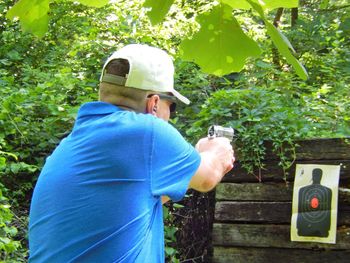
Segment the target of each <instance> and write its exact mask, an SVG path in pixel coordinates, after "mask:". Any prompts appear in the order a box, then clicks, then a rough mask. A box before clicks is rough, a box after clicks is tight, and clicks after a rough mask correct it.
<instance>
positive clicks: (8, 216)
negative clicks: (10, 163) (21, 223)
mask: <svg viewBox="0 0 350 263" xmlns="http://www.w3.org/2000/svg"><path fill="white" fill-rule="evenodd" d="M4 156H13V154H11V153H6V152H0V171H1V170H3V169H4V167H5V165H6V158H5V157H4ZM4 190H5V191H6V189H5V187H4V185H2V184H0V258H1V259H5V260H6V259H9V257H10V256H11V255H12V254H13V253H14V252H15V251H16V250H17V249H19V247H20V242H18V241H15V240H14V236H16V234H17V232H18V230H17V228H16V227H14V226H12V225H11V224H12V219H13V216H14V214H13V212H12V211H11V206H10V204H9V201H8V199H7V198H6V197H5V196H3V191H4Z"/></svg>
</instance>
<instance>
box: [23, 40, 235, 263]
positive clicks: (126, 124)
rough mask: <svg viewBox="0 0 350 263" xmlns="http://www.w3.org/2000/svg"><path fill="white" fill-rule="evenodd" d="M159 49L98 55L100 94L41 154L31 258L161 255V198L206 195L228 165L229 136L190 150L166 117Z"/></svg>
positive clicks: (166, 72)
mask: <svg viewBox="0 0 350 263" xmlns="http://www.w3.org/2000/svg"><path fill="white" fill-rule="evenodd" d="M173 74H174V68H173V63H172V60H171V58H170V57H169V56H168V55H167V54H166V53H165V52H164V51H162V50H160V49H157V48H154V47H150V46H147V45H140V44H133V45H127V46H125V47H124V48H122V49H120V50H119V51H117V52H115V53H114V54H113V55H112V56H111V57H110V58H108V60H107V61H106V63H105V65H104V67H103V71H102V75H101V79H100V82H101V83H100V92H99V96H100V99H99V100H100V101H99V102H91V103H86V104H84V105H83V106H82V107H81V108H80V110H79V112H78V117H77V120H76V123H75V125H74V127H73V130H72V132H71V134H70V135H69V136H68V137H67V138H65V139H64V140H62V142H61V143H60V145H59V146H58V147H57V148H56V149H55V151H54V152H53V153H52V155H51V156H50V157H48V159H47V161H46V164H45V166H44V167H43V170H42V172H41V174H40V176H39V179H38V182H37V184H36V187H35V190H34V193H33V199H32V204H31V211H30V223H29V248H30V259H29V261H30V262H50V263H52V262H142V263H144V262H152V263H153V262H164V233H163V218H162V202H165V201H167V200H169V199H172V200H174V201H177V200H180V199H182V198H183V196H184V195H185V193H186V190H187V189H188V188H193V189H195V190H198V191H202V192H206V191H209V190H211V189H212V188H214V187H215V185H216V184H217V183H218V182H219V181H220V180H221V178H222V177H223V176H224V174H225V173H227V172H228V171H229V170H231V169H232V167H233V162H234V157H233V150H232V147H231V145H230V143H229V140H227V139H225V138H215V139H212V140H208V139H206V138H203V139H201V140H200V141H199V142H198V144H197V147H196V148H197V149H194V148H193V147H192V146H191V145H190V144H189V143H187V142H186V141H185V140H184V138H183V137H182V136H181V135H180V134H179V133H178V132H177V130H176V129H175V128H173V127H172V126H171V125H170V124H168V123H167V121H168V120H169V116H170V112H171V111H174V110H175V102H177V101H178V100H179V101H181V102H183V103H185V104H188V103H189V100H188V99H187V98H185V97H184V96H182V95H181V94H180V93H178V92H177V91H176V90H175V89H174V87H173Z"/></svg>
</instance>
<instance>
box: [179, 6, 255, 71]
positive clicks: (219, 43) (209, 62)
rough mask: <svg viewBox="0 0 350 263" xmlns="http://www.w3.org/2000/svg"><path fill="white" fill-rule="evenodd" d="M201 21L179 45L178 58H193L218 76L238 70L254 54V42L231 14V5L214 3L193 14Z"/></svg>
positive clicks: (204, 68)
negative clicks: (197, 29)
mask: <svg viewBox="0 0 350 263" xmlns="http://www.w3.org/2000/svg"><path fill="white" fill-rule="evenodd" d="M197 22H198V23H199V24H200V25H201V26H200V30H199V31H198V32H196V33H195V34H194V35H193V36H192V38H191V39H185V40H184V41H182V43H181V45H180V52H181V58H182V59H184V60H188V61H194V62H195V63H197V64H198V65H200V66H201V69H202V70H203V71H204V72H206V73H212V74H215V75H218V76H222V75H224V74H228V73H231V72H237V71H240V70H241V69H242V68H243V66H244V64H245V61H246V59H247V57H257V56H258V55H260V53H261V51H260V49H259V47H258V45H257V44H256V43H255V41H253V40H252V39H250V38H249V37H248V36H247V35H246V34H245V33H244V32H243V30H242V29H241V27H240V25H239V24H238V22H237V20H236V19H235V18H234V17H232V8H230V7H229V6H228V5H224V4H222V5H217V6H215V7H214V8H213V9H212V10H211V11H210V12H207V13H203V14H201V15H199V16H198V17H197Z"/></svg>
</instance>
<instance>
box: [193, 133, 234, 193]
mask: <svg viewBox="0 0 350 263" xmlns="http://www.w3.org/2000/svg"><path fill="white" fill-rule="evenodd" d="M196 149H197V151H198V152H199V153H200V155H201V158H202V160H201V164H200V166H199V168H198V170H197V172H196V174H195V175H194V176H193V177H192V180H191V182H190V187H191V188H193V189H195V190H197V191H200V192H208V191H210V190H211V189H213V188H214V187H215V186H216V185H217V184H218V183H219V182H220V181H221V179H222V177H223V176H224V175H225V174H226V173H228V172H229V171H230V170H231V169H232V168H233V164H234V162H235V158H234V151H233V149H232V146H231V144H230V141H229V140H228V139H227V138H224V137H217V138H213V139H208V138H202V139H200V140H199V141H198V143H197V145H196Z"/></svg>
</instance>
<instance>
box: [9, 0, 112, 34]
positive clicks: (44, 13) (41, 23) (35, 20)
mask: <svg viewBox="0 0 350 263" xmlns="http://www.w3.org/2000/svg"><path fill="white" fill-rule="evenodd" d="M50 2H52V1H51V0H19V1H18V2H17V3H16V4H15V5H14V6H13V7H12V8H11V9H10V10H9V11H8V13H7V14H6V17H7V18H8V19H14V18H15V17H18V18H19V21H20V24H21V27H22V29H23V31H25V32H31V33H33V34H34V35H36V36H38V37H43V36H44V35H45V33H46V32H47V29H48V24H49V16H48V13H49V9H50V7H49V4H50ZM77 2H80V3H82V4H84V5H87V6H93V7H101V6H103V5H105V4H107V3H108V2H109V0H92V1H90V0H78V1H77Z"/></svg>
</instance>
